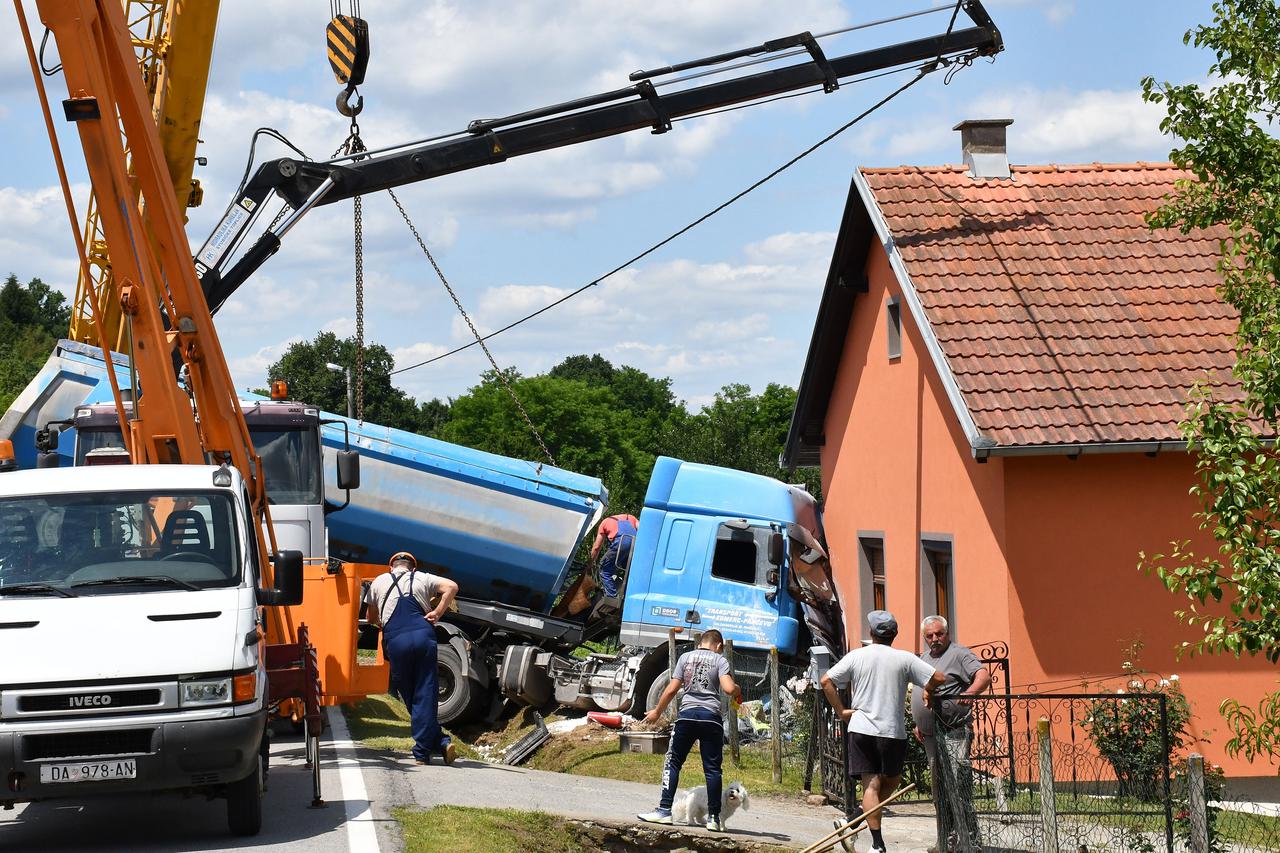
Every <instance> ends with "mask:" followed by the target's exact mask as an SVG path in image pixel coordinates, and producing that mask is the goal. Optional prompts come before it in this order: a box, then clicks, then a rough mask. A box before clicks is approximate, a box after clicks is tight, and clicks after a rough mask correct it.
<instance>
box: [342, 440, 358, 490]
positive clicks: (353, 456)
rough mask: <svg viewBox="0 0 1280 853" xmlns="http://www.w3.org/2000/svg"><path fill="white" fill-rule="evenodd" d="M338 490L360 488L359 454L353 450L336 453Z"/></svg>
mask: <svg viewBox="0 0 1280 853" xmlns="http://www.w3.org/2000/svg"><path fill="white" fill-rule="evenodd" d="M338 488H339V489H343V490H349V489H358V488H360V453H359V452H358V451H355V450H339V451H338Z"/></svg>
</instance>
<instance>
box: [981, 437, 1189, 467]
mask: <svg viewBox="0 0 1280 853" xmlns="http://www.w3.org/2000/svg"><path fill="white" fill-rule="evenodd" d="M1185 452H1187V442H1186V440H1185V439H1174V440H1165V441H1098V442H1091V443H1080V444H1006V445H995V446H992V447H984V448H975V449H974V451H973V456H974V458H975V459H977V460H978V461H979V462H982V461H985V460H986V459H987V458H988V457H990V456H1070V457H1073V458H1074V457H1076V456H1082V455H1084V454H1086V453H1087V454H1090V455H1093V454H1097V453H1145V454H1147V455H1149V456H1155V455H1156V454H1157V453H1185Z"/></svg>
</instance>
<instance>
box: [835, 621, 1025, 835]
mask: <svg viewBox="0 0 1280 853" xmlns="http://www.w3.org/2000/svg"><path fill="white" fill-rule="evenodd" d="M970 649H972V651H973V653H974V654H975V655H977V656H978V659H979V660H980V661H982V663H983V666H985V667H987V670H988V671H989V672H990V673H991V687H990V690H991V693H992V694H993V695H995V696H1005V697H1007V696H1008V695H1009V690H1010V684H1011V682H1010V677H1009V647H1008V646H1007V645H1006V644H1005V643H1002V642H993V643H980V644H978V645H976V646H970ZM814 687H815V689H818V688H817V685H814ZM818 694H819V695H817V696H816V697H815V701H814V703H813V717H814V724H813V731H814V732H815V734H816V735H817V736H816V738H815V742H816V744H817V753H818V754H817V755H816V756H815V758H816V760H817V762H818V765H819V770H820V775H821V782H822V793H823V794H824V795H825V796H826V798H827V800H828V801H830V802H833V803H841V804H842V805H845V806H847V805H848V803H846V799H845V798H846V797H847V796H849V795H850V793H851V792H850V791H849V790H848V788H849V785H848V781H847V780H848V777H847V774H846V772H845V768H846V767H847V763H846V761H847V759H846V752H845V750H846V748H847V747H846V745H845V737H844V734H845V729H844V723H843V722H842V721H840V720H838V719H836V715H835V712H834V711H833V710H832V709H831V706H830V704H828V703H827V702H826V700H825V699H824V698H823V697H822V695H821V690H820V689H819V690H818ZM845 701H846V702H847V701H848V696H847V695H846V696H845ZM997 724H1001V725H1004V726H1005V727H1006V728H1002V729H1001V730H1000V731H996V730H995V727H996V726H997ZM983 725H984V726H986V728H990V729H991V731H986V730H985V729H984V730H983V731H982V732H981V733H975V739H974V759H975V760H976V759H977V758H979V757H981V759H982V761H983V763H984V765H986V766H994V765H998V764H1001V763H1003V765H1004V767H1005V768H1007V772H1006V773H1005V774H1004V776H1003V777H1002V778H1007V779H1011V780H1012V778H1013V773H1014V771H1015V770H1016V768H1015V767H1014V760H1013V731H1012V722H1011V716H1010V715H1009V714H1004V715H1001V716H999V717H992V718H991V720H990V725H987V724H986V723H984V724H983ZM909 743H910V744H911V745H913V746H914V750H913V753H912V755H911V758H910V760H908V762H907V765H906V768H905V769H904V770H903V783H902V784H904V785H906V784H908V783H910V782H914V783H915V784H916V790H915V791H914V792H912V794H910V795H909V796H908V797H906V798H904V799H905V800H906V801H915V802H923V801H928V800H930V799H932V797H933V793H932V787H931V785H930V779H929V763H928V760H927V759H926V758H925V755H924V748H923V747H922V746H920V744H919V742H918V741H916V740H915V738H914V737H913V738H911V739H910V741H909ZM847 810H848V809H847V808H846V811H847Z"/></svg>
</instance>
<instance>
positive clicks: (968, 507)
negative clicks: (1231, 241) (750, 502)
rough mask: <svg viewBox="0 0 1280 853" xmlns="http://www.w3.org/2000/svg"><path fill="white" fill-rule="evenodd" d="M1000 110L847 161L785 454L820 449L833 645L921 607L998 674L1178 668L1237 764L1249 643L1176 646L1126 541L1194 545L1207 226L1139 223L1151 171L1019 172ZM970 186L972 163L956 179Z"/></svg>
mask: <svg viewBox="0 0 1280 853" xmlns="http://www.w3.org/2000/svg"><path fill="white" fill-rule="evenodd" d="M1005 124H1007V122H1003V123H1002V122H993V123H966V124H963V125H961V126H960V129H961V130H962V134H963V138H964V149H965V158H966V165H965V166H942V167H936V168H919V167H906V166H904V167H899V168H892V169H861V170H858V171H857V172H856V173H855V174H854V177H853V186H852V188H851V190H850V193H849V201H848V204H847V207H846V209H845V212H844V216H843V221H842V222H841V225H840V231H839V236H838V238H837V242H836V248H835V252H834V257H833V258H832V263H831V267H830V272H829V274H828V277H827V281H826V285H825V290H824V292H823V296H822V301H821V305H820V308H819V311H818V317H817V320H816V323H815V326H814V331H813V338H812V341H811V343H810V348H809V354H808V358H807V362H806V365H805V371H804V375H803V378H802V381H801V383H800V389H799V397H798V402H797V406H796V410H795V414H794V418H793V421H792V424H791V430H790V434H789V436H788V440H787V446H786V450H785V452H784V454H783V463H784V465H787V466H798V465H815V464H817V465H820V466H821V468H822V482H823V490H824V496H825V501H826V508H825V525H826V532H827V537H828V540H829V544H830V546H831V549H830V550H831V553H832V554H833V555H834V556H833V560H834V562H835V565H834V568H835V572H836V575H837V582H838V585H839V588H840V592H841V598H842V600H843V601H845V602H849V603H850V604H849V605H847V606H846V613H847V626H846V628H847V631H848V633H849V640H850V641H851V642H857V641H858V640H859V639H860V638H861V635H862V634H864V633H865V630H866V628H865V622H864V620H862V619H861V618H859V616H860V614H863V613H865V612H867V611H868V610H871V609H873V608H874V607H877V606H885V607H887V608H888V609H890V610H892V611H894V612H895V614H896V615H897V616H898V619H899V621H900V623H901V624H902V625H903V626H904V630H903V633H902V634H901V636H900V637H899V640H898V645H899V646H902V647H909V648H913V649H918V648H919V646H920V640H919V637H918V636H917V635H916V634H915V632H914V631H913V630H910V629H911V628H913V627H914V626H915V625H917V624H918V623H919V621H920V619H921V618H923V617H924V616H925V615H928V614H932V613H935V612H941V613H943V614H944V615H946V616H947V617H948V618H949V619H950V620H951V622H952V625H953V635H954V637H955V639H956V640H957V641H959V642H962V643H970V644H976V643H981V642H986V641H995V640H1000V641H1007V643H1008V646H1009V652H1010V659H1011V667H1012V682H1013V684H1014V685H1015V689H1017V690H1023V691H1025V690H1026V689H1028V687H1029V686H1031V685H1035V686H1037V687H1038V689H1040V690H1049V689H1057V690H1064V689H1065V690H1071V689H1079V685H1080V683H1081V680H1082V679H1084V678H1091V679H1097V678H1101V677H1104V676H1111V675H1119V674H1120V673H1122V672H1123V669H1122V664H1123V662H1124V656H1125V649H1126V647H1128V646H1129V645H1131V644H1132V643H1133V642H1134V641H1141V642H1142V643H1144V644H1145V648H1144V650H1143V652H1142V658H1141V666H1142V667H1143V668H1145V669H1147V670H1150V671H1153V672H1159V673H1162V674H1165V675H1167V674H1170V673H1176V674H1178V675H1179V676H1180V678H1181V683H1182V685H1183V686H1184V689H1185V691H1186V693H1187V695H1188V697H1189V698H1190V699H1191V701H1192V704H1193V709H1194V712H1195V714H1196V718H1195V720H1194V721H1193V728H1194V731H1195V734H1196V736H1197V737H1199V738H1200V739H1201V741H1202V742H1201V744H1200V745H1199V748H1200V749H1201V750H1202V751H1204V752H1205V753H1206V756H1207V757H1208V758H1210V759H1211V760H1213V761H1216V762H1218V763H1221V764H1223V766H1224V767H1225V768H1226V770H1227V772H1228V774H1229V775H1231V776H1235V777H1248V776H1254V777H1263V778H1267V779H1270V780H1271V781H1274V779H1275V775H1276V767H1275V766H1272V765H1254V766H1250V765H1248V764H1247V763H1245V762H1243V761H1238V760H1231V759H1229V758H1228V757H1227V755H1226V754H1225V752H1224V750H1223V748H1222V744H1223V742H1224V741H1225V740H1226V732H1225V727H1224V725H1223V723H1222V721H1221V719H1220V718H1219V716H1218V713H1217V708H1218V705H1219V703H1220V702H1221V700H1222V699H1223V698H1226V697H1235V698H1238V699H1241V700H1244V701H1249V702H1254V701H1256V700H1257V699H1258V698H1259V697H1260V696H1262V695H1263V694H1264V693H1265V692H1269V691H1270V690H1272V689H1274V688H1275V686H1276V682H1277V678H1278V676H1280V672H1278V671H1277V669H1276V668H1275V667H1272V666H1269V665H1268V664H1266V663H1265V662H1264V661H1262V660H1260V659H1242V660H1235V659H1232V658H1228V657H1208V658H1195V659H1181V660H1179V659H1178V658H1177V657H1176V655H1175V648H1176V647H1177V646H1179V645H1180V644H1181V643H1182V642H1183V641H1184V640H1186V639H1194V634H1193V633H1191V631H1190V629H1188V628H1186V627H1184V626H1182V625H1180V623H1179V622H1178V621H1177V619H1176V618H1175V616H1174V615H1173V612H1174V610H1175V609H1177V608H1180V607H1184V606H1185V605H1186V601H1185V600H1184V599H1179V598H1175V597H1174V596H1172V595H1170V594H1169V593H1168V592H1167V591H1166V590H1165V589H1164V587H1163V586H1162V585H1161V584H1160V582H1159V581H1158V580H1157V579H1155V578H1154V577H1150V576H1147V575H1145V574H1143V573H1142V572H1140V571H1139V570H1138V562H1139V552H1141V551H1146V552H1147V553H1148V554H1150V553H1159V552H1162V551H1164V550H1165V549H1167V547H1168V544H1169V543H1170V542H1171V541H1173V540H1184V539H1190V540H1191V541H1192V543H1193V545H1194V546H1196V547H1197V548H1198V549H1199V552H1200V553H1203V554H1212V553H1215V550H1214V544H1213V541H1212V539H1210V538H1209V537H1208V536H1207V535H1205V534H1203V533H1202V532H1201V531H1199V530H1198V529H1197V524H1196V522H1195V520H1194V518H1193V514H1194V513H1195V512H1196V510H1197V508H1198V504H1197V502H1196V501H1195V500H1194V499H1193V498H1192V497H1191V496H1189V495H1188V489H1189V488H1190V486H1191V485H1192V484H1193V482H1194V465H1193V459H1192V457H1191V456H1190V454H1188V453H1187V452H1186V447H1185V442H1184V441H1183V440H1182V439H1181V438H1180V435H1179V432H1178V422H1179V421H1180V420H1181V419H1182V417H1183V414H1184V405H1185V400H1186V399H1187V394H1188V391H1189V390H1190V389H1191V387H1192V385H1193V383H1195V382H1197V381H1198V380H1200V379H1202V378H1204V377H1206V376H1210V375H1216V376H1227V371H1228V370H1229V368H1230V366H1231V364H1232V363H1233V361H1234V350H1233V337H1232V335H1233V332H1234V330H1235V326H1236V316H1237V315H1236V313H1235V311H1234V309H1232V307H1231V306H1229V305H1228V304H1226V303H1224V302H1223V301H1222V299H1221V298H1220V297H1219V296H1218V294H1217V292H1216V290H1215V286H1216V284H1217V283H1218V281H1219V279H1218V275H1217V273H1216V264H1217V260H1218V250H1219V245H1218V239H1219V237H1220V236H1221V235H1219V234H1215V233H1192V234H1189V235H1184V234H1181V233H1177V232H1169V231H1161V232H1158V233H1153V232H1152V231H1151V230H1150V229H1149V228H1148V227H1147V225H1146V223H1145V221H1144V216H1145V215H1146V214H1147V213H1148V212H1149V211H1151V210H1153V209H1154V208H1155V207H1157V206H1158V205H1159V204H1160V203H1161V200H1162V199H1163V198H1164V197H1165V196H1166V195H1168V194H1169V193H1170V192H1172V191H1173V188H1174V181H1175V180H1177V179H1179V178H1182V177H1185V174H1184V173H1183V172H1180V171H1178V170H1176V169H1175V168H1173V167H1172V166H1170V165H1168V164H1148V163H1134V164H1124V165H1099V164H1093V165H1087V166H1017V167H1013V168H1012V169H1010V168H1009V166H1008V161H1007V159H1006V157H1005V153H1004V133H1005ZM975 174H976V175H977V177H974V175H975Z"/></svg>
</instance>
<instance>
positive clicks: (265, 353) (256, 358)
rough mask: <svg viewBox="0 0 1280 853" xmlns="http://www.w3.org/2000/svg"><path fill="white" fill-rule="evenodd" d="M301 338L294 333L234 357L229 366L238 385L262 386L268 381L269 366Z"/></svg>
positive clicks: (240, 386) (239, 386)
mask: <svg viewBox="0 0 1280 853" xmlns="http://www.w3.org/2000/svg"><path fill="white" fill-rule="evenodd" d="M301 340H302V337H301V336H298V335H293V336H291V337H288V338H285V339H284V340H283V341H280V342H279V343H274V344H269V345H267V346H264V347H259V348H258V349H257V350H255V351H253V352H251V353H248V354H246V355H242V356H240V357H239V358H234V359H232V360H231V361H230V363H229V365H228V366H229V367H230V368H231V375H232V376H233V377H234V379H235V382H236V387H237V388H252V387H255V386H261V384H263V383H264V382H265V381H266V376H267V368H269V367H270V366H271V365H273V364H275V363H276V362H277V361H279V360H280V356H282V355H284V351H285V350H287V349H288V348H289V347H290V346H292V345H293V344H295V343H297V342H298V341H301Z"/></svg>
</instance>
